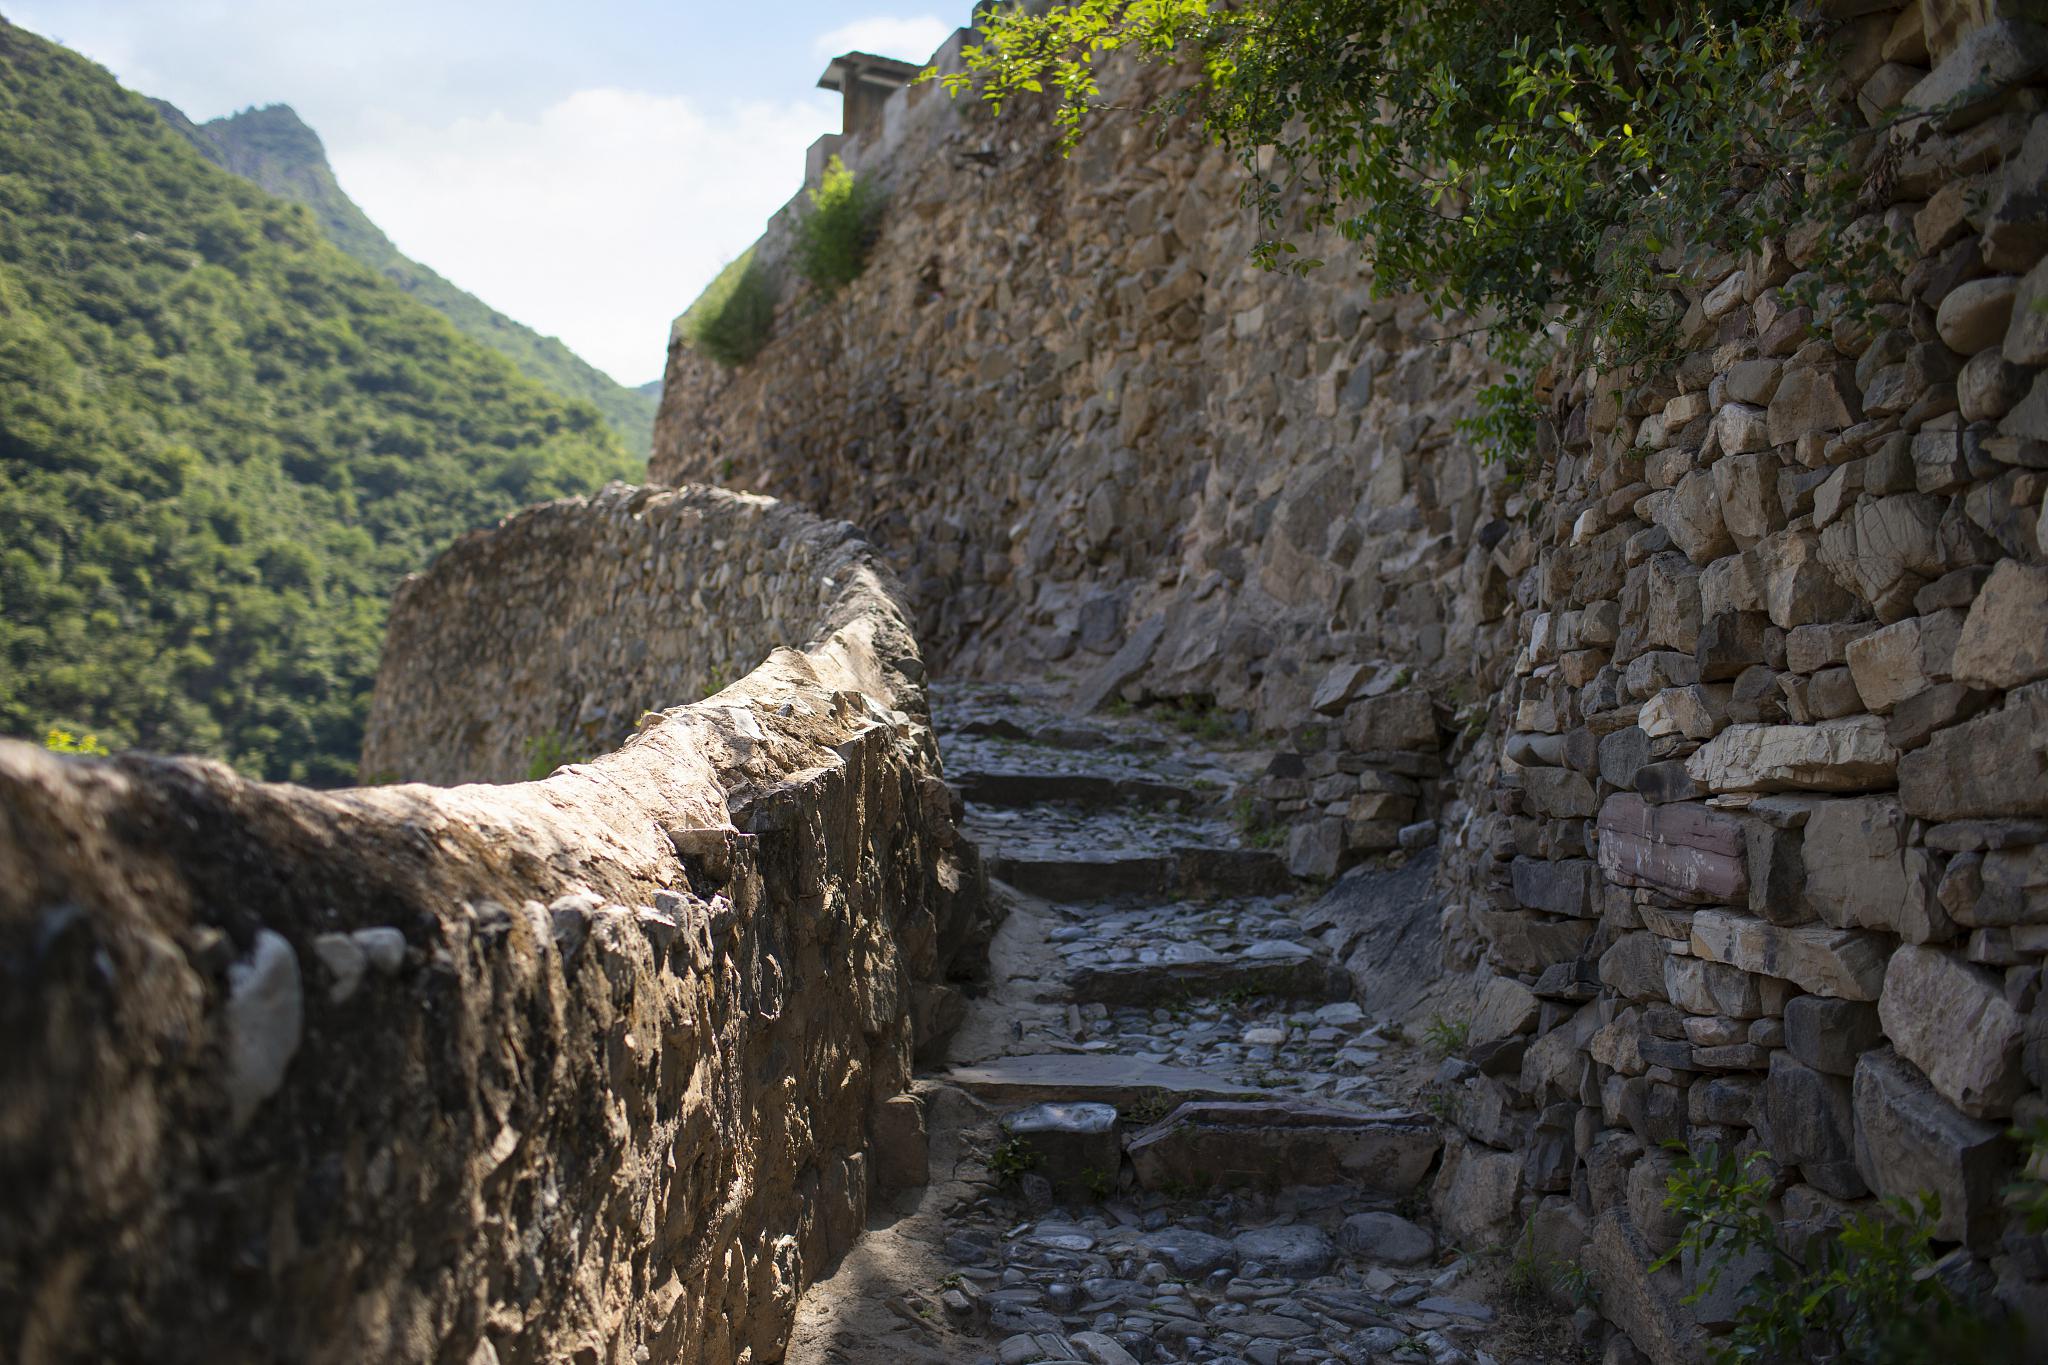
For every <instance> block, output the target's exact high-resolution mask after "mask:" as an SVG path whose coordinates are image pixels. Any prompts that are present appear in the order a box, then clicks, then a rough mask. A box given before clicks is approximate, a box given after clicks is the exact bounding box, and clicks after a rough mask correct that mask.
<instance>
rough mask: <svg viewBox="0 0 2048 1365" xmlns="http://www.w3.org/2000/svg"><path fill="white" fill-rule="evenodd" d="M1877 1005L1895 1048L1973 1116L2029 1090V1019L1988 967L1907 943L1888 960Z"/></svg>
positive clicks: (2006, 1110)
mask: <svg viewBox="0 0 2048 1365" xmlns="http://www.w3.org/2000/svg"><path fill="white" fill-rule="evenodd" d="M1877 1012H1878V1019H1879V1021H1880V1022H1881V1023H1882V1024H1883V1026H1884V1031H1885V1036H1886V1037H1888V1038H1890V1039H1891V1041H1892V1046H1893V1047H1894V1048H1896V1049H1897V1050H1898V1054H1899V1055H1900V1056H1901V1057H1903V1058H1905V1059H1906V1060H1907V1061H1909V1062H1911V1063H1912V1064H1913V1065H1914V1066H1917V1067H1919V1068H1920V1070H1921V1072H1922V1074H1924V1075H1925V1076H1926V1077H1927V1079H1928V1082H1929V1083H1930V1084H1932V1085H1933V1086H1934V1088H1935V1089H1936V1090H1938V1091H1940V1092H1941V1096H1942V1098H1943V1099H1945V1100H1947V1101H1948V1102H1949V1103H1950V1104H1953V1105H1954V1106H1955V1107H1956V1108H1958V1109H1960V1110H1961V1111H1962V1112H1964V1113H1965V1114H1968V1115H1970V1117H1972V1118H1980V1119H1983V1118H2003V1117H2005V1116H2006V1115H2008V1114H2010V1113H2012V1109H2013V1104H2014V1102H2015V1101H2016V1100H2018V1099H2019V1097H2020V1096H2021V1095H2023V1094H2024V1093H2026V1089H2027V1078H2026V1075H2025V1074H2024V1073H2023V1072H2022V1071H2021V1069H2020V1048H2021V1045H2022V1043H2023V1042H2024V1040H2025V1036H2026V1021H2025V1020H2024V1019H2022V1018H2021V1017H2020V1015H2019V1012H2018V1011H2016V1010H2014V1009H2013V1007H2012V1006H2011V1005H2009V1004H2007V1003H2006V999H2005V983H2004V981H2003V980H2001V979H2000V978H1999V977H1996V976H1993V975H1992V974H1991V973H1990V972H1988V971H1986V970H1985V969H1984V968H1982V967H1976V966H1972V965H1971V964H1969V963H1967V962H1965V961H1963V960H1962V959H1961V958H1959V957H1956V956H1954V955H1953V954H1950V953H1944V952H1938V951H1936V950H1935V949H1932V948H1916V947H1913V946H1912V945H1910V944H1909V945H1907V946H1906V947H1903V948H1901V949H1899V950H1898V951H1897V952H1896V953H1893V954H1892V960H1891V962H1890V963H1889V964H1888V965H1887V966H1886V968H1885V973H1884V994H1883V995H1882V996H1880V997H1879V999H1878V1005H1877Z"/></svg>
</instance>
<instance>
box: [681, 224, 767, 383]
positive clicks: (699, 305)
mask: <svg viewBox="0 0 2048 1365" xmlns="http://www.w3.org/2000/svg"><path fill="white" fill-rule="evenodd" d="M776 292H777V291H776V288H775V280H774V277H773V276H771V275H770V274H769V273H768V268H767V267H766V266H763V265H761V264H760V263H759V262H757V261H756V260H755V259H754V248H752V247H748V248H747V249H746V250H745V251H744V252H742V253H740V255H739V257H738V258H737V259H736V260H734V261H733V262H732V264H730V265H728V266H726V268H725V269H723V270H721V271H719V272H718V278H717V279H715V280H713V281H712V282H711V283H710V284H709V285H708V286H707V287H706V288H705V290H704V292H703V293H702V294H701V295H699V296H698V298H697V301H696V302H695V303H693V304H691V305H690V307H689V309H688V311H686V312H685V313H684V314H683V316H682V327H683V338H684V340H686V341H688V342H689V343H690V346H691V347H692V349H694V350H696V351H698V352H700V353H702V354H704V355H707V356H709V357H710V358H711V359H713V360H715V361H717V362H718V363H719V364H721V365H728V366H730V365H744V364H746V363H747V362H748V361H749V360H752V359H753V358H754V357H755V356H756V355H758V354H759V353H760V350H761V348H762V347H763V346H766V345H767V344H768V337H769V335H770V334H771V333H772V332H773V331H774V330H775V295H776Z"/></svg>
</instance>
